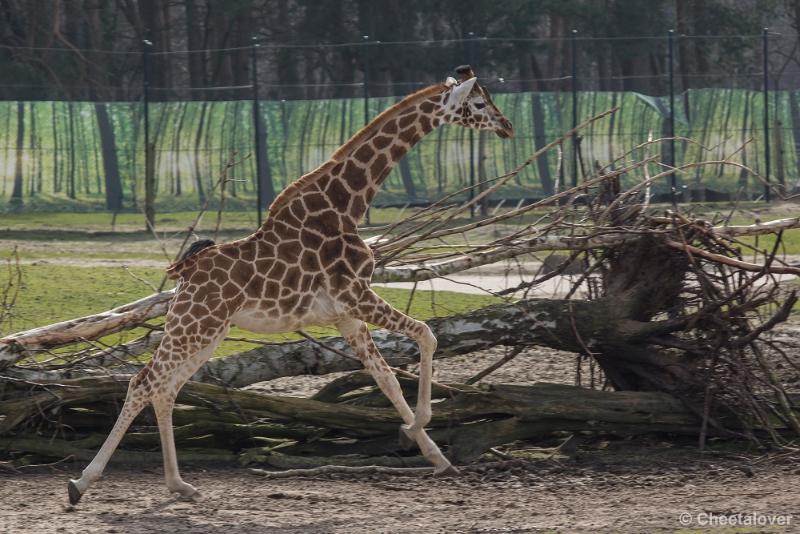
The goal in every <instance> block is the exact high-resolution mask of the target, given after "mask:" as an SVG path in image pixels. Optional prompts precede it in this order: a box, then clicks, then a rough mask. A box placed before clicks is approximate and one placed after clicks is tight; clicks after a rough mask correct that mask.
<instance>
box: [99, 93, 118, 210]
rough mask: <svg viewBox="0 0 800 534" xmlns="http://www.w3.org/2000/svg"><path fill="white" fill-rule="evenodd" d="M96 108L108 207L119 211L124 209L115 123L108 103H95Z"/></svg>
mask: <svg viewBox="0 0 800 534" xmlns="http://www.w3.org/2000/svg"><path fill="white" fill-rule="evenodd" d="M94 110H95V114H96V116H97V128H98V130H99V131H100V151H101V152H102V154H103V173H104V174H105V189H106V209H108V210H109V211H119V210H120V209H122V180H121V179H120V176H119V163H118V161H117V142H116V137H115V135H114V125H113V124H111V119H110V117H109V116H108V110H107V109H106V104H104V103H100V102H98V103H95V105H94Z"/></svg>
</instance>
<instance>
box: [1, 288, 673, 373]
mask: <svg viewBox="0 0 800 534" xmlns="http://www.w3.org/2000/svg"><path fill="white" fill-rule="evenodd" d="M616 309H617V308H615V307H614V306H613V305H611V303H609V302H604V301H572V300H564V299H529V300H524V301H520V302H517V303H513V304H497V305H493V306H488V307H485V308H481V309H478V310H474V311H472V312H469V313H465V314H462V315H455V316H450V317H443V318H435V319H431V320H429V321H428V324H429V325H430V327H431V329H432V330H433V332H434V334H435V335H436V337H437V339H438V341H439V346H438V349H437V351H436V354H435V358H437V359H441V358H449V357H453V356H457V355H460V354H467V353H471V352H475V351H479V350H485V349H488V348H491V347H495V346H501V345H504V346H529V345H541V346H548V347H551V348H553V349H558V350H566V351H572V352H581V351H582V350H583V349H582V343H583V342H582V340H597V339H602V338H605V337H607V336H609V335H613V336H614V338H615V339H619V340H621V341H626V340H633V339H639V338H641V337H642V336H643V335H644V334H645V333H657V331H658V328H657V326H658V325H657V324H653V323H642V324H636V323H635V322H632V321H622V322H617V321H616V318H617V316H618V314H617V313H616V312H615V310H616ZM617 330H618V331H617ZM372 334H373V338H374V340H375V343H376V345H377V346H378V348H379V350H380V351H381V353H382V354H383V356H384V358H386V360H387V362H388V363H389V364H390V365H393V366H400V365H405V364H409V363H414V362H416V361H418V358H419V350H418V349H417V346H416V343H415V342H414V340H412V339H410V338H408V337H406V336H404V335H401V334H396V333H393V332H389V331H386V330H376V331H374V332H373V333H372ZM342 352H344V353H347V354H350V353H351V350H350V348H349V346H348V345H347V343H346V342H345V341H344V340H343V339H342V338H341V337H329V338H324V339H321V340H320V341H319V342H312V341H297V342H287V343H276V344H274V345H270V346H264V347H258V348H256V349H253V350H249V351H246V352H243V353H240V354H235V355H232V356H228V357H225V358H216V359H212V360H210V361H209V362H207V363H206V365H204V366H203V367H202V368H201V369H200V370H199V371H198V372H197V373H196V374H195V375H194V377H193V378H192V379H193V380H195V381H197V382H206V383H212V384H220V385H224V386H227V387H244V386H247V385H250V384H254V383H256V382H263V381H266V380H273V379H275V378H280V377H284V376H297V375H323V374H329V373H333V372H339V371H352V370H357V369H360V368H361V363H360V362H359V361H358V360H357V359H356V358H355V357H353V358H344V357H342V355H341V353H342ZM138 369H139V367H138V366H137V365H136V364H130V365H122V366H117V367H114V372H115V373H134V372H136V371H137V370H138ZM6 373H7V374H8V375H9V376H14V377H17V378H24V379H26V380H63V379H67V378H75V377H79V376H86V375H98V374H107V372H104V371H103V370H102V369H101V370H92V369H91V368H83V367H80V368H75V369H65V370H60V371H45V372H39V371H35V370H21V369H9V370H7V371H6Z"/></svg>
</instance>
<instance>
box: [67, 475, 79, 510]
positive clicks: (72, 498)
mask: <svg viewBox="0 0 800 534" xmlns="http://www.w3.org/2000/svg"><path fill="white" fill-rule="evenodd" d="M67 492H68V493H69V503H70V504H71V505H72V506H75V505H76V504H78V501H80V500H81V497H83V493H81V490H79V489H78V485H77V484H75V481H74V480H70V481H69V483H68V484H67Z"/></svg>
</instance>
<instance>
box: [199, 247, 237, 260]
mask: <svg viewBox="0 0 800 534" xmlns="http://www.w3.org/2000/svg"><path fill="white" fill-rule="evenodd" d="M219 251H220V252H222V253H223V254H225V255H226V256H228V257H229V258H232V259H234V260H238V259H239V249H238V248H236V247H234V246H232V243H228V244H227V245H222V246H221V247H219ZM203 259H206V258H203ZM198 265H199V262H198Z"/></svg>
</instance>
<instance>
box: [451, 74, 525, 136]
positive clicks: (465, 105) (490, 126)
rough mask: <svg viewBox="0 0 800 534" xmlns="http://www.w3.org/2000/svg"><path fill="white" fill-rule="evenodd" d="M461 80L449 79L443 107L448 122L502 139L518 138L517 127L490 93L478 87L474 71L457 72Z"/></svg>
mask: <svg viewBox="0 0 800 534" xmlns="http://www.w3.org/2000/svg"><path fill="white" fill-rule="evenodd" d="M456 73H457V74H458V76H459V80H456V79H455V78H447V81H446V82H445V86H446V87H447V90H446V92H445V95H447V96H446V97H445V98H444V99H443V103H442V106H443V107H444V108H445V113H444V122H446V123H450V124H460V125H462V126H465V127H467V128H475V129H476V130H491V131H493V132H494V133H496V134H497V136H498V137H502V138H504V139H505V138H508V137H513V136H514V126H512V124H511V121H509V120H508V119H507V118H506V117H505V116H504V115H503V113H502V112H501V111H500V110H499V109H497V106H495V105H494V102H492V97H491V96H490V95H489V91H488V90H487V89H486V88H485V87H482V86H481V85H479V84H478V78H476V77H475V73H474V72H472V67H470V66H469V65H462V66H460V67H457V68H456Z"/></svg>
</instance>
